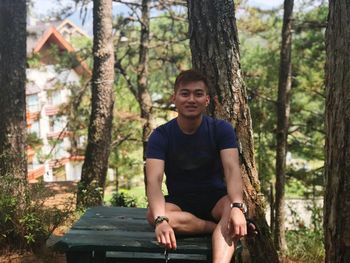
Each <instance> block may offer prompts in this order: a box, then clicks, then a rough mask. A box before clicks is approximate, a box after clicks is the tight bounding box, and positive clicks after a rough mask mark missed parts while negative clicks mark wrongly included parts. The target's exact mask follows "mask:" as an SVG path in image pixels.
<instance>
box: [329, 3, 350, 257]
mask: <svg viewBox="0 0 350 263" xmlns="http://www.w3.org/2000/svg"><path fill="white" fill-rule="evenodd" d="M349 17H350V5H349V1H348V0H337V1H335V0H331V1H329V14H328V26H327V30H326V53H327V60H326V147H325V149H326V161H325V176H326V193H325V206H324V230H325V249H326V259H325V262H327V263H341V262H342V263H345V262H350V212H349V204H350V162H349V160H350V136H349V135H350V103H349V102H350V86H349V83H350V53H349V50H350V20H349Z"/></svg>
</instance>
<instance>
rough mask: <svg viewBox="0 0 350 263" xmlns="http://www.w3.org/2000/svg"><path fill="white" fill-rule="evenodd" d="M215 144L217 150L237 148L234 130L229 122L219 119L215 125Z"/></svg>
mask: <svg viewBox="0 0 350 263" xmlns="http://www.w3.org/2000/svg"><path fill="white" fill-rule="evenodd" d="M216 132H217V136H216V137H217V144H218V148H219V150H223V149H229V148H238V142H237V137H236V132H235V129H234V128H233V126H232V125H231V123H229V122H226V121H223V120H220V121H218V122H217V125H216Z"/></svg>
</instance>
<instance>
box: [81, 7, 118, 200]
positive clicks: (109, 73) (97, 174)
mask: <svg viewBox="0 0 350 263" xmlns="http://www.w3.org/2000/svg"><path fill="white" fill-rule="evenodd" d="M93 3H94V7H93V19H94V20H93V21H94V22H93V34H94V42H93V56H94V68H93V76H92V83H91V86H92V98H91V107H92V109H91V117H90V124H89V131H88V132H89V133H88V144H87V148H86V153H85V160H84V164H83V168H82V175H81V182H80V184H79V189H78V196H77V204H78V205H79V206H92V205H101V204H102V201H103V193H104V185H105V180H106V174H107V169H108V157H109V152H110V144H111V130H112V119H113V105H114V93H113V83H114V53H113V36H112V0H94V1H93Z"/></svg>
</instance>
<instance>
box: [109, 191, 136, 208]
mask: <svg viewBox="0 0 350 263" xmlns="http://www.w3.org/2000/svg"><path fill="white" fill-rule="evenodd" d="M136 202H137V201H136V198H135V197H134V196H132V195H131V194H130V193H129V192H128V191H126V190H121V191H118V192H116V193H114V194H113V196H112V199H111V205H112V206H122V207H137V204H136Z"/></svg>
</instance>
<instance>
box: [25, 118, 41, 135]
mask: <svg viewBox="0 0 350 263" xmlns="http://www.w3.org/2000/svg"><path fill="white" fill-rule="evenodd" d="M28 130H29V132H30V133H36V135H37V136H38V137H39V136H40V124H39V121H33V122H32V123H31V125H30V128H29V129H28Z"/></svg>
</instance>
